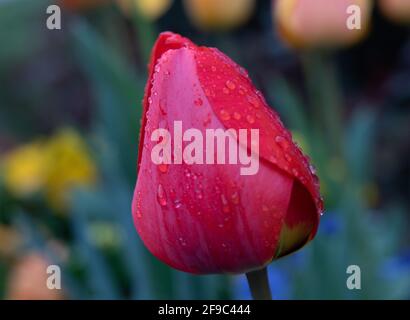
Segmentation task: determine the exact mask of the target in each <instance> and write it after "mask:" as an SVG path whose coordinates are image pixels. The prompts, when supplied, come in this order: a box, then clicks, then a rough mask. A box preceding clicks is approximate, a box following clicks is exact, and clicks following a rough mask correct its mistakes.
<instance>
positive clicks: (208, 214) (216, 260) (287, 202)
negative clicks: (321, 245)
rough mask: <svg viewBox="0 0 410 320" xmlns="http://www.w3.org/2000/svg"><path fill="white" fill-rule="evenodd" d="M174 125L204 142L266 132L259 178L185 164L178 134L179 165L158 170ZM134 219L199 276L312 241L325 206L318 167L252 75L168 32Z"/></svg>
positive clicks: (152, 92)
mask: <svg viewBox="0 0 410 320" xmlns="http://www.w3.org/2000/svg"><path fill="white" fill-rule="evenodd" d="M174 121H181V122H182V126H183V130H187V129H190V128H195V129H197V130H199V131H200V132H201V133H203V135H204V136H205V135H206V133H205V131H206V130H207V129H224V130H227V129H234V130H239V129H247V130H250V129H258V130H259V150H258V151H257V154H256V155H255V154H254V155H253V156H257V157H258V159H260V164H259V170H258V171H257V173H256V174H253V175H241V168H242V167H243V165H242V164H206V163H204V164H187V163H186V162H184V161H183V162H182V163H181V164H178V161H177V157H178V156H177V154H178V141H177V139H176V138H175V136H174V135H175V132H174V135H173V136H171V138H172V137H173V139H174V140H172V141H171V144H172V146H173V147H174V148H175V146H177V147H176V149H175V150H176V151H175V152H176V153H175V154H173V156H172V159H171V160H172V163H171V164H159V165H157V164H155V163H154V162H153V161H152V159H151V156H152V154H151V153H152V151H153V148H155V147H156V146H157V144H158V141H152V140H153V137H152V134H153V132H154V131H155V130H156V129H157V128H164V129H167V130H169V131H170V132H171V133H172V132H173V130H172V128H173V127H174V124H175V123H174ZM175 130H176V129H175ZM235 141H236V140H235ZM162 142H164V141H162ZM187 144H188V143H187V142H186V141H185V142H183V143H182V145H180V146H179V149H181V148H182V149H184V147H186V146H187ZM239 148H244V147H243V145H239ZM206 151H207V152H209V151H208V150H206ZM184 152H185V151H184ZM226 154H228V151H226ZM212 156H213V155H212ZM132 210H133V217H134V221H135V225H136V228H137V231H138V233H139V235H140V236H141V238H142V240H143V242H144V243H145V245H146V246H147V248H148V249H149V250H150V251H151V252H152V253H153V254H154V255H155V256H156V257H157V258H159V259H160V260H162V261H163V262H165V263H167V264H169V265H170V266H172V267H174V268H176V269H179V270H183V271H186V272H191V273H197V274H206V273H224V272H227V273H242V272H248V271H250V270H254V269H259V268H263V267H264V266H266V265H267V264H268V263H270V262H271V261H272V260H273V259H276V258H278V257H281V256H284V255H286V254H288V253H290V252H292V251H295V250H297V249H299V248H300V247H302V246H303V245H304V244H306V243H307V242H308V241H309V240H311V239H312V238H313V237H314V235H315V233H316V230H317V227H318V223H319V217H320V213H321V212H322V200H321V198H320V194H319V185H318V179H317V177H316V175H315V173H314V170H313V168H312V166H310V165H309V161H308V158H307V157H306V156H304V155H303V154H302V152H301V150H300V149H299V148H298V147H297V145H296V144H295V143H294V142H293V141H292V137H291V134H290V133H289V131H288V130H286V129H285V128H284V126H283V124H282V122H281V121H280V119H279V117H278V115H277V114H276V113H275V112H274V111H272V109H270V108H269V107H268V105H267V104H266V101H265V99H264V98H263V97H262V95H261V94H260V92H258V91H257V90H256V89H255V87H254V86H253V84H252V82H251V80H250V79H249V77H248V74H247V73H246V71H245V70H244V69H243V68H241V67H240V66H238V65H236V64H235V63H234V62H233V61H232V60H231V59H230V58H228V57H227V56H226V55H224V54H223V53H221V52H220V51H218V50H217V49H215V48H207V47H198V46H196V45H195V44H193V43H192V42H191V41H190V40H188V39H186V38H183V37H181V36H180V35H177V34H173V33H170V32H165V33H162V34H161V35H160V36H159V38H158V40H157V42H156V44H155V46H154V49H153V52H152V57H151V63H150V65H149V79H148V83H147V86H146V91H145V97H144V101H143V118H142V126H141V133H140V145H139V159H138V181H137V185H136V188H135V193H134V200H133V204H132Z"/></svg>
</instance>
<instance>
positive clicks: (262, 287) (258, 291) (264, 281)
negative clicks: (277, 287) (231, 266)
mask: <svg viewBox="0 0 410 320" xmlns="http://www.w3.org/2000/svg"><path fill="white" fill-rule="evenodd" d="M246 278H247V279H248V284H249V288H250V289H251V293H252V298H253V299H254V300H272V294H271V292H270V287H269V279H268V271H267V268H266V267H265V268H263V269H259V270H255V271H251V272H248V273H247V274H246Z"/></svg>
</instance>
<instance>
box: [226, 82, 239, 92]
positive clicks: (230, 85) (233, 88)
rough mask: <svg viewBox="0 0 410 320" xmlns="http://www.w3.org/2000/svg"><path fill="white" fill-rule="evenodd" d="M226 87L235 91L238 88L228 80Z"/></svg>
mask: <svg viewBox="0 0 410 320" xmlns="http://www.w3.org/2000/svg"><path fill="white" fill-rule="evenodd" d="M225 85H226V87H227V88H228V89H229V90H235V88H236V85H235V83H233V82H232V81H230V80H227V81H226V82H225Z"/></svg>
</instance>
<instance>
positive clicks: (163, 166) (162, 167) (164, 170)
mask: <svg viewBox="0 0 410 320" xmlns="http://www.w3.org/2000/svg"><path fill="white" fill-rule="evenodd" d="M158 171H159V172H161V173H167V171H168V165H167V164H166V163H161V164H159V165H158Z"/></svg>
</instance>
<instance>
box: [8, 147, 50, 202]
mask: <svg viewBox="0 0 410 320" xmlns="http://www.w3.org/2000/svg"><path fill="white" fill-rule="evenodd" d="M46 168H47V164H46V162H45V157H44V152H43V143H42V142H38V141H36V142H33V143H30V144H27V145H24V146H22V147H18V148H16V149H14V150H12V151H11V152H10V153H8V154H7V155H6V156H5V158H4V159H3V160H2V171H3V178H4V184H5V186H6V188H7V189H8V190H9V191H10V192H11V193H13V194H14V195H16V196H18V197H25V196H28V195H31V194H33V193H35V192H38V191H40V190H41V189H42V188H43V187H44V184H45V177H46Z"/></svg>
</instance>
